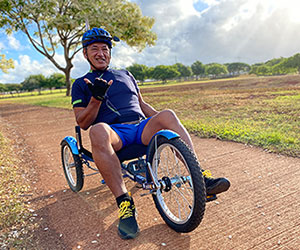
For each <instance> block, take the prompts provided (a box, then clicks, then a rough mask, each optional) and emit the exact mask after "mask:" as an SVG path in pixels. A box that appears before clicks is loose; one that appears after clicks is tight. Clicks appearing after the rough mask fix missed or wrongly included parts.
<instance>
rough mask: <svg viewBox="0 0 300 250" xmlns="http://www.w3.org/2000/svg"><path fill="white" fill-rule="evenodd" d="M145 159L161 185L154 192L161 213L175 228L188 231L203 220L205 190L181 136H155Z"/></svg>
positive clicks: (192, 158) (193, 160) (197, 168)
mask: <svg viewBox="0 0 300 250" xmlns="http://www.w3.org/2000/svg"><path fill="white" fill-rule="evenodd" d="M155 140H156V141H155V143H153V145H154V146H153V147H152V148H151V150H150V152H149V157H148V160H149V162H150V163H151V167H152V170H153V172H154V175H156V178H157V180H158V182H159V183H160V184H161V188H160V189H159V190H157V192H156V194H153V200H154V202H155V205H156V208H157V209H158V211H159V213H160V215H161V216H162V218H163V219H164V221H165V222H166V224H167V225H168V226H170V227H171V228H172V229H174V230H175V231H177V232H185V233H186V232H191V231H192V230H194V229H195V228H196V227H197V226H198V225H199V224H200V223H201V221H202V218H203V216H204V211H205V202H206V191H205V185H204V180H203V175H202V174H201V172H200V165H199V162H198V160H197V158H196V157H195V155H194V154H193V152H192V151H191V150H190V149H189V147H188V146H187V145H186V144H185V143H184V142H183V141H182V140H181V139H180V138H174V139H171V140H168V139H167V138H165V137H162V136H161V137H158V138H156V139H155Z"/></svg>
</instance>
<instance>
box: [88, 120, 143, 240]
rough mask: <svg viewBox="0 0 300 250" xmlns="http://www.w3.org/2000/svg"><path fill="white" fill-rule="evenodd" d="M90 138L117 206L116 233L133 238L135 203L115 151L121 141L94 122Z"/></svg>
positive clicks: (120, 146) (135, 227) (108, 130)
mask: <svg viewBox="0 0 300 250" xmlns="http://www.w3.org/2000/svg"><path fill="white" fill-rule="evenodd" d="M90 140H91V144H92V153H93V159H94V161H95V164H96V166H97V168H98V169H99V171H100V173H101V175H102V177H103V179H104V180H105V182H106V184H107V186H108V187H109V189H110V190H111V192H112V193H113V195H114V196H115V198H116V201H117V205H118V207H119V219H120V220H119V225H118V233H119V235H120V237H121V238H122V239H132V238H135V237H136V236H137V235H138V233H139V227H138V224H137V221H136V218H135V205H134V202H133V199H132V197H130V195H129V194H128V192H127V189H126V186H125V183H124V180H123V175H122V171H121V165H120V161H119V159H118V157H117V155H116V153H115V152H116V151H118V150H120V149H121V148H122V141H121V139H120V137H119V136H118V135H117V133H116V132H115V131H114V130H112V129H111V128H110V126H108V125H107V124H105V123H99V124H96V125H94V126H93V127H92V128H91V129H90Z"/></svg>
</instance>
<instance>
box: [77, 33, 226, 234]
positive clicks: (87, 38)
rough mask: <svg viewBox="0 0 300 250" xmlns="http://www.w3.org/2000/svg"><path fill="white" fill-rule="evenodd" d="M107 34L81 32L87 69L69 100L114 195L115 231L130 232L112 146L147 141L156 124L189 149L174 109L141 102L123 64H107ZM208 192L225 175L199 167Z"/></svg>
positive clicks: (127, 200)
mask: <svg viewBox="0 0 300 250" xmlns="http://www.w3.org/2000/svg"><path fill="white" fill-rule="evenodd" d="M112 40H113V39H112V37H111V35H110V34H109V33H108V32H107V31H106V30H104V29H101V28H93V29H92V30H88V31H87V32H86V33H85V34H84V35H83V38H82V45H83V54H84V57H85V58H86V59H87V60H88V62H89V64H90V67H91V71H90V72H89V73H87V74H86V75H85V76H83V77H81V78H78V79H77V80H76V81H75V82H74V84H73V86H72V104H73V109H74V113H75V117H76V121H77V123H78V125H79V126H80V127H81V128H82V129H88V128H90V130H89V136H90V140H91V146H92V153H93V158H94V161H95V164H96V166H97V167H98V169H99V171H100V173H101V175H102V177H103V179H104V180H105V182H106V184H107V186H108V187H109V188H110V190H111V192H112V193H113V195H114V196H115V198H116V201H117V205H118V207H119V218H120V219H119V225H118V233H119V235H120V237H121V238H122V239H131V238H135V237H136V236H137V234H138V233H139V227H138V225H137V221H136V218H135V206H134V202H133V199H132V197H131V196H130V195H129V194H128V192H127V189H126V187H125V183H124V181H123V177H122V172H121V168H120V162H119V159H118V157H117V155H116V152H117V151H119V150H120V149H122V148H123V147H125V146H128V145H130V144H132V143H138V144H144V145H148V143H149V142H150V140H151V138H152V136H153V135H154V134H155V133H156V132H158V131H159V130H161V129H170V130H173V131H175V132H176V133H178V134H179V135H180V136H181V138H182V139H183V140H184V141H185V142H186V143H187V144H188V145H189V146H190V148H191V149H192V150H193V144H192V141H191V138H190V136H189V134H188V132H187V131H186V129H185V128H184V127H183V125H182V124H181V122H180V121H179V119H178V118H177V116H176V115H175V113H174V112H173V111H171V110H164V111H161V112H158V111H156V110H155V109H154V108H153V107H152V106H150V105H149V104H148V103H146V102H145V101H144V100H143V98H142V95H141V93H140V91H139V89H138V86H137V83H136V81H135V79H134V77H133V76H132V75H131V74H130V73H129V72H128V71H125V70H113V69H109V68H108V66H109V63H110V59H111V48H112ZM203 175H204V177H205V178H204V179H205V183H206V190H207V194H208V195H212V194H217V193H221V192H224V191H226V190H227V189H228V188H229V186H230V183H229V181H228V180H227V179H225V178H218V179H214V178H212V177H211V176H206V175H205V172H204V174H203Z"/></svg>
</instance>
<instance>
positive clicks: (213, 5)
mask: <svg viewBox="0 0 300 250" xmlns="http://www.w3.org/2000/svg"><path fill="white" fill-rule="evenodd" d="M131 1H132V2H135V3H136V4H137V5H138V6H139V7H140V8H141V10H142V13H143V15H145V16H149V17H153V18H155V24H154V26H153V29H152V30H153V31H154V32H155V33H156V34H157V41H156V45H155V46H152V47H147V48H146V49H144V50H143V51H142V52H138V51H137V50H135V49H134V48H131V47H129V46H127V45H126V44H125V43H124V42H120V43H118V44H117V45H116V46H115V47H114V48H113V51H112V60H111V67H116V68H126V67H128V66H130V65H132V64H133V63H138V64H145V65H147V66H156V65H161V64H163V65H172V64H175V63H178V62H179V63H183V64H184V65H191V64H192V63H194V62H195V61H197V60H198V61H201V62H202V63H204V64H207V63H212V62H216V63H231V62H245V63H248V64H253V63H258V62H265V61H267V60H270V59H273V58H278V57H289V56H292V55H294V54H296V53H300V32H299V27H300V15H299V13H300V1H299V0H264V1H261V0H151V1H149V0H131ZM60 52H61V51H60ZM0 54H5V55H6V58H12V59H13V60H14V64H15V68H14V69H10V70H9V72H8V73H7V74H5V73H3V72H2V71H0V83H20V82H22V81H23V80H24V79H25V78H26V77H28V76H29V75H33V74H43V75H45V76H49V75H51V74H53V73H55V72H60V71H59V70H58V69H56V68H55V67H54V66H53V65H52V63H51V62H50V61H49V60H48V59H46V58H45V57H43V56H42V55H41V54H39V53H38V52H37V51H36V50H35V49H34V48H33V47H32V45H31V44H30V43H29V41H28V39H27V37H26V36H25V35H24V34H23V33H22V32H17V33H14V34H12V35H9V36H8V35H6V34H5V32H4V30H3V29H0ZM56 59H57V60H58V61H59V62H60V63H61V64H62V65H64V60H63V55H62V53H61V54H60V53H57V55H56ZM73 64H74V68H73V69H72V72H71V76H72V77H73V78H77V77H80V76H82V75H84V74H85V73H86V72H87V71H88V70H89V65H88V63H87V62H86V61H85V59H84V58H83V56H82V53H81V52H79V53H78V54H77V56H76V57H75V59H74V61H73Z"/></svg>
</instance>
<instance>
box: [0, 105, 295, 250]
mask: <svg viewBox="0 0 300 250" xmlns="http://www.w3.org/2000/svg"><path fill="white" fill-rule="evenodd" d="M74 125H75V121H74V117H73V112H72V111H70V110H63V109H56V108H43V107H33V106H21V105H12V104H0V126H2V127H6V128H7V129H6V130H4V132H5V131H6V132H7V133H6V135H7V136H9V137H10V138H14V135H13V134H9V131H11V129H14V130H15V131H17V133H18V134H19V135H20V137H21V138H22V140H24V143H25V144H26V147H25V148H24V150H26V151H27V153H28V154H26V155H28V159H26V162H28V163H27V164H31V168H32V171H33V173H34V174H33V176H32V179H31V182H32V183H31V187H32V190H33V193H32V199H30V200H29V202H30V205H31V206H32V208H33V209H34V210H35V213H36V214H37V220H38V221H39V224H40V227H39V229H38V230H36V231H35V235H34V239H35V241H36V244H37V249H118V248H120V249H150V248H151V249H298V247H299V245H300V238H299V231H300V222H299V214H300V197H299V190H300V182H299V179H300V168H299V166H300V159H299V158H291V157H285V156H281V155H276V154H269V153H267V152H265V151H263V150H261V149H259V148H254V147H250V146H246V145H243V144H238V143H232V142H222V141H219V140H215V139H200V138H197V137H194V136H193V142H194V144H195V148H196V152H197V155H198V158H199V160H200V163H201V165H202V167H203V168H205V169H210V170H211V171H212V173H213V174H214V175H215V176H226V177H228V178H229V179H230V181H231V183H232V186H231V188H230V190H229V191H228V192H227V193H225V194H221V195H219V197H218V200H216V201H215V202H211V203H208V204H207V207H206V212H205V216H204V219H203V221H202V223H201V224H200V226H199V227H198V228H197V229H196V230H195V231H193V232H191V233H188V234H178V233H176V232H174V231H173V230H171V229H170V228H169V227H168V226H166V224H165V223H164V222H163V220H162V219H161V218H160V216H159V214H158V212H157V211H156V209H155V206H154V203H153V201H152V197H150V196H145V197H141V196H140V194H141V193H143V191H142V190H140V189H138V188H136V187H135V185H134V184H133V183H132V182H130V181H129V180H127V181H126V183H127V187H128V189H129V190H130V191H131V192H132V193H133V196H134V199H135V203H136V207H137V210H138V222H139V226H140V228H141V234H140V236H139V237H138V238H136V239H135V240H130V241H123V240H121V239H120V238H119V237H118V235H117V216H118V215H117V206H116V203H115V200H114V198H113V197H112V195H111V194H110V191H109V190H108V188H107V187H106V186H105V185H102V184H100V180H101V177H100V176H99V175H97V176H91V177H87V178H86V179H85V185H84V187H83V190H82V191H81V192H79V193H73V192H72V191H70V189H69V188H68V186H67V183H66V180H65V178H64V175H63V170H62V167H61V159H60V142H61V140H62V139H63V138H64V137H65V136H67V135H72V136H74ZM83 137H84V139H85V140H86V142H85V143H86V144H88V142H87V141H88V140H87V134H86V133H84V135H83Z"/></svg>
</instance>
